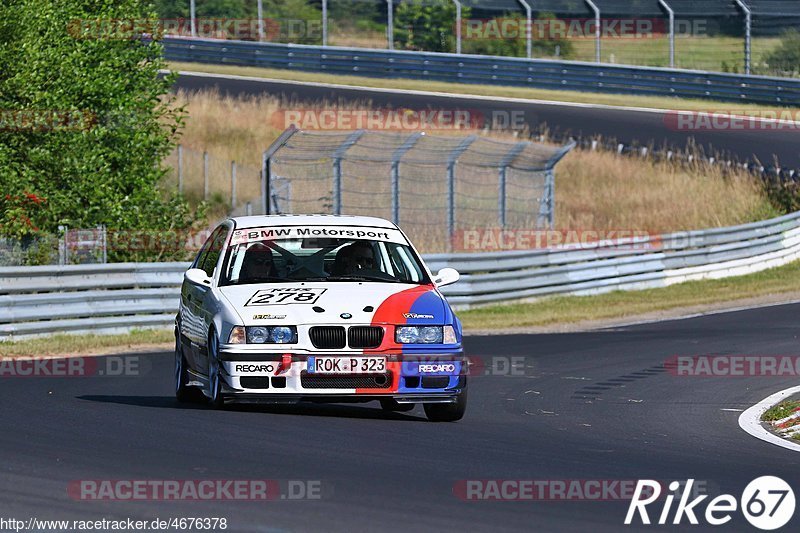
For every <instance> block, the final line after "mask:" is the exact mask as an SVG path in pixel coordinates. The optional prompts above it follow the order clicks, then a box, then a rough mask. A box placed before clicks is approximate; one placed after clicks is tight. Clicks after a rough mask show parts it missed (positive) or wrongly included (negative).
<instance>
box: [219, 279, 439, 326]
mask: <svg viewBox="0 0 800 533" xmlns="http://www.w3.org/2000/svg"><path fill="white" fill-rule="evenodd" d="M219 290H220V292H221V293H222V295H223V296H224V297H225V299H227V300H228V302H229V303H230V304H231V306H233V307H234V309H235V310H236V312H237V313H238V314H239V315H240V316H241V317H242V319H243V320H244V322H245V324H244V325H246V326H250V325H269V324H276V325H277V324H292V325H308V324H343V325H347V324H417V325H443V324H451V323H452V321H453V315H452V312H451V310H450V307H449V306H448V305H447V303H446V302H445V301H444V298H443V297H442V296H441V295H440V294H439V292H438V291H437V290H436V289H435V288H434V286H433V285H413V284H399V283H372V282H336V283H303V284H300V283H265V284H251V285H241V286H227V287H220V289H219Z"/></svg>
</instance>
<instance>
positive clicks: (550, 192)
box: [536, 140, 577, 229]
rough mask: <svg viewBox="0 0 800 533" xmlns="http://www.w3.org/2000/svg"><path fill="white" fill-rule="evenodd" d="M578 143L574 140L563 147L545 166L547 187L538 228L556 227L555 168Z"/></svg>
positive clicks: (537, 223)
mask: <svg viewBox="0 0 800 533" xmlns="http://www.w3.org/2000/svg"><path fill="white" fill-rule="evenodd" d="M576 145H577V143H576V142H575V141H574V140H573V141H570V143H569V144H567V145H565V146H563V147H562V148H561V149H560V150H558V151H557V152H556V153H555V154H553V156H552V157H551V158H550V159H549V160H548V161H547V164H546V165H545V185H544V194H543V195H542V199H541V200H540V201H539V217H538V219H537V220H536V227H537V228H541V227H543V224H546V225H547V227H548V228H550V229H553V226H554V225H555V216H556V214H555V211H556V210H555V203H556V202H555V194H556V192H555V189H556V174H555V166H556V165H557V164H558V162H559V161H561V159H562V158H563V157H564V156H565V155H567V153H569V151H570V150H572V149H573V148H575V146H576Z"/></svg>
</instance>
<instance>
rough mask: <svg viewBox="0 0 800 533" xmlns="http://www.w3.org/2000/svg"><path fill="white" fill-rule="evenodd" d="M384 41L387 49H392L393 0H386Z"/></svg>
mask: <svg viewBox="0 0 800 533" xmlns="http://www.w3.org/2000/svg"><path fill="white" fill-rule="evenodd" d="M386 13H387V15H386V41H387V44H388V45H389V50H394V0H386Z"/></svg>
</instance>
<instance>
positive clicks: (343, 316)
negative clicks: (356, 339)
mask: <svg viewBox="0 0 800 533" xmlns="http://www.w3.org/2000/svg"><path fill="white" fill-rule="evenodd" d="M339 316H340V317H341V318H344V319H345V320H347V319H348V318H353V315H351V314H350V313H342V314H341V315H339Z"/></svg>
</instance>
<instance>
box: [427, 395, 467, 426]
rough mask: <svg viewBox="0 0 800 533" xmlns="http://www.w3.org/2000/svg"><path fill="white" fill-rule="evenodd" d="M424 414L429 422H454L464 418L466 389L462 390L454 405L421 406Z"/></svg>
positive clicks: (429, 404)
mask: <svg viewBox="0 0 800 533" xmlns="http://www.w3.org/2000/svg"><path fill="white" fill-rule="evenodd" d="M423 407H424V408H425V414H426V415H427V416H428V420H430V421H431V422H455V421H456V420H461V419H462V418H463V417H464V412H465V411H466V410H467V389H466V388H465V389H463V390H462V391H461V392H460V393H458V396H456V401H455V402H454V403H426V404H423Z"/></svg>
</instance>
